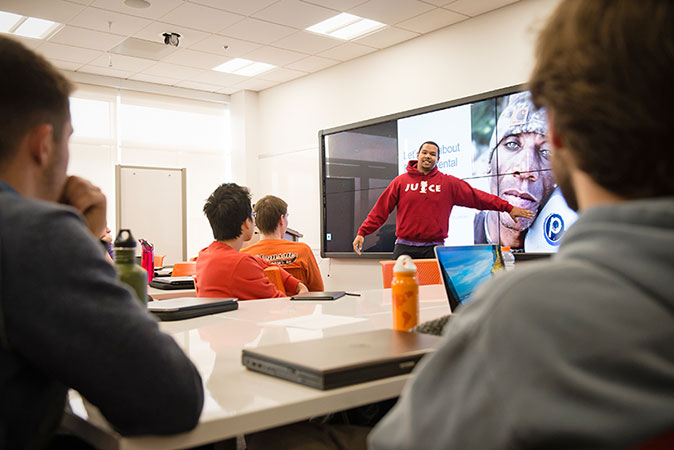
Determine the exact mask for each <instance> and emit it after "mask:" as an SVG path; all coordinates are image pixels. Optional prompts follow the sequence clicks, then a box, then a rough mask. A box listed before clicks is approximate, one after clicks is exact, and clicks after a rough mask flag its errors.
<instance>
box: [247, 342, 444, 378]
mask: <svg viewBox="0 0 674 450" xmlns="http://www.w3.org/2000/svg"><path fill="white" fill-rule="evenodd" d="M439 339H440V338H439V337H438V336H431V335H427V334H420V333H409V332H406V331H396V330H390V329H385V330H372V331H365V332H362V333H354V334H347V335H340V336H331V337H327V338H322V339H313V340H309V341H301V342H289V343H284V344H277V345H269V346H263V347H257V348H249V349H243V352H242V355H241V362H242V364H243V365H244V366H246V367H247V368H248V369H250V370H253V371H255V372H260V373H264V374H267V375H271V376H274V377H278V378H283V379H286V380H289V381H293V382H295V383H299V384H303V385H305V386H309V387H313V388H316V389H323V390H325V389H333V388H337V387H342V386H348V385H351V384H356V383H363V382H365V381H372V380H377V379H380V378H387V377H392V376H396V375H403V374H406V373H409V372H410V371H411V370H412V369H413V368H414V366H416V364H417V362H419V360H420V359H421V357H422V356H424V355H425V354H427V353H429V352H431V351H432V350H433V349H434V347H435V346H436V345H437V343H438V341H439Z"/></svg>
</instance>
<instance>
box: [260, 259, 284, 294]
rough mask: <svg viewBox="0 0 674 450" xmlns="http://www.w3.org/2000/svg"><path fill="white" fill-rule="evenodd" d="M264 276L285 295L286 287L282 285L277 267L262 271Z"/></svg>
mask: <svg viewBox="0 0 674 450" xmlns="http://www.w3.org/2000/svg"><path fill="white" fill-rule="evenodd" d="M264 276H265V277H267V278H268V279H269V281H271V284H273V285H274V287H276V289H278V290H279V291H281V292H282V293H283V295H286V287H285V286H284V285H283V278H281V269H279V267H278V266H270V267H267V268H266V269H264Z"/></svg>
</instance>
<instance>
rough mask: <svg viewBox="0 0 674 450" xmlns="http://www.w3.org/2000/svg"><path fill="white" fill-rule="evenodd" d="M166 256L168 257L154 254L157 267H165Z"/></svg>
mask: <svg viewBox="0 0 674 450" xmlns="http://www.w3.org/2000/svg"><path fill="white" fill-rule="evenodd" d="M164 258H166V255H154V267H155V269H156V268H158V267H164Z"/></svg>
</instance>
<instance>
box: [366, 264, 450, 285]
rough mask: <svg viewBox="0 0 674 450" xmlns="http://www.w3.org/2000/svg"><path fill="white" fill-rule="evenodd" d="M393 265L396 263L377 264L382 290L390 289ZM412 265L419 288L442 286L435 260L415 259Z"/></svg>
mask: <svg viewBox="0 0 674 450" xmlns="http://www.w3.org/2000/svg"><path fill="white" fill-rule="evenodd" d="M395 263H396V262H395V261H392V260H387V261H379V264H381V274H382V279H383V282H384V283H383V284H384V289H388V288H390V287H391V280H393V266H394V265H395ZM414 265H416V266H417V282H418V283H419V286H424V285H426V284H442V279H441V278H440V269H439V268H438V260H437V259H435V258H433V259H415V260H414Z"/></svg>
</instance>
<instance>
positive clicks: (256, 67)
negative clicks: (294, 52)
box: [213, 58, 276, 77]
mask: <svg viewBox="0 0 674 450" xmlns="http://www.w3.org/2000/svg"><path fill="white" fill-rule="evenodd" d="M274 67H276V66H274V65H272V64H267V63H262V62H256V61H251V60H249V59H244V58H234V59H230V60H229V61H227V62H226V63H222V64H220V65H219V66H216V67H213V70H217V71H218V72H225V73H233V74H235V75H242V76H244V77H254V76H255V75H259V74H261V73H262V72H266V71H268V70H271V69H273V68H274Z"/></svg>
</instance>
